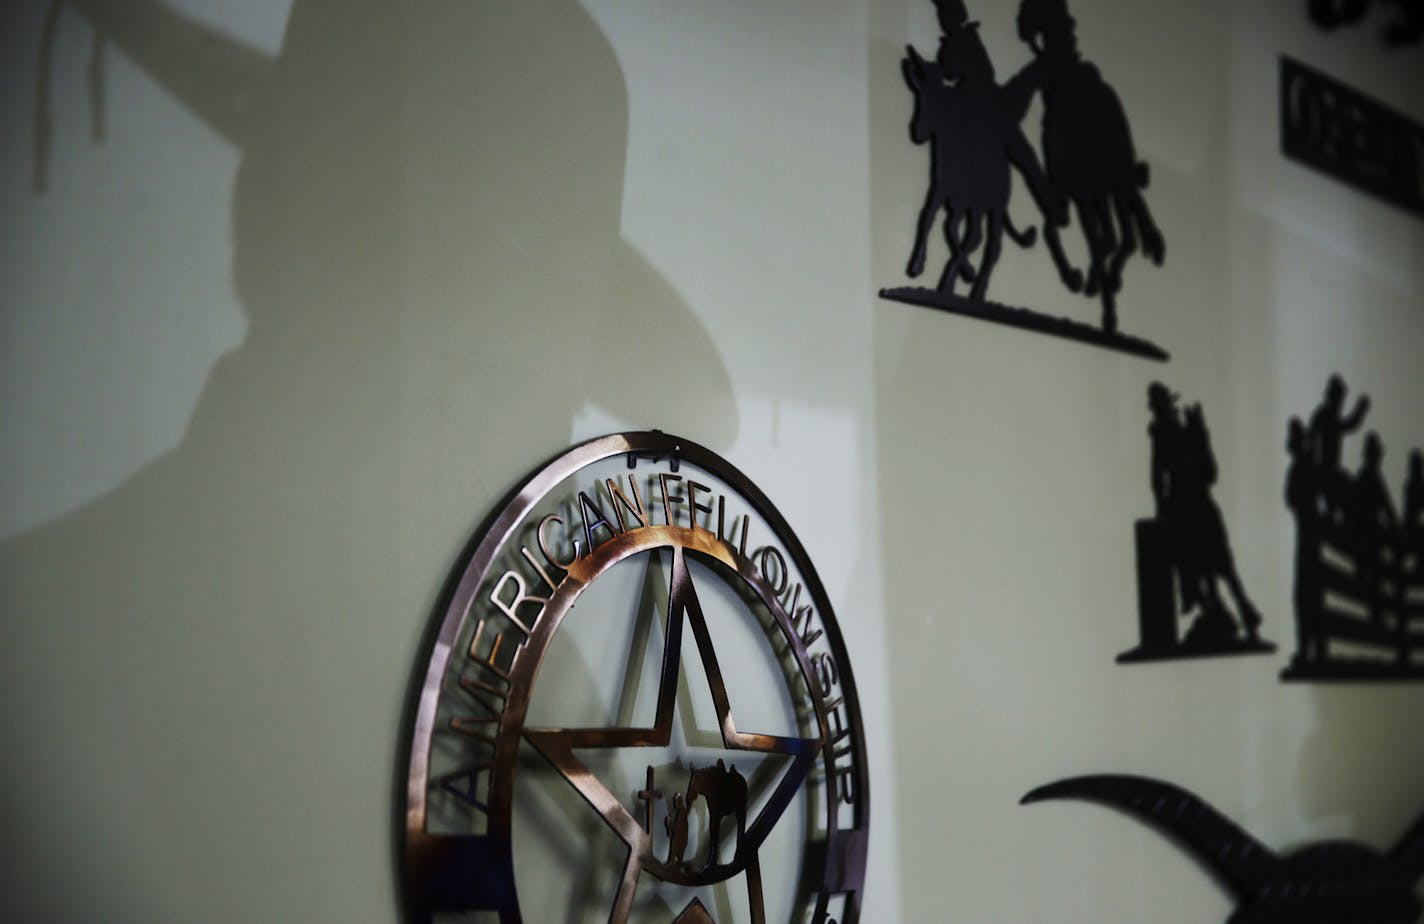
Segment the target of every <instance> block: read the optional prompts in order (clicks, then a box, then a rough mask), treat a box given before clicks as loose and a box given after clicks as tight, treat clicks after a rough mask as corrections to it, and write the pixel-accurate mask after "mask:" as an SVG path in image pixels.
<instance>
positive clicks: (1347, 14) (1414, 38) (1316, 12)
mask: <svg viewBox="0 0 1424 924" xmlns="http://www.w3.org/2000/svg"><path fill="white" fill-rule="evenodd" d="M1379 5H1380V6H1385V7H1393V8H1394V10H1393V13H1392V15H1391V16H1390V18H1389V21H1388V23H1386V25H1385V27H1384V41H1385V44H1386V45H1389V46H1399V45H1413V44H1416V43H1417V42H1418V41H1419V40H1420V39H1421V38H1424V0H1380V3H1379ZM1370 7H1371V3H1370V0H1306V8H1307V9H1308V10H1309V11H1310V18H1311V19H1312V20H1313V21H1314V22H1315V24H1316V25H1317V26H1319V27H1320V28H1322V29H1325V30H1327V31H1333V30H1335V29H1338V28H1340V27H1341V26H1353V25H1358V24H1359V23H1360V22H1362V21H1364V19H1365V17H1366V16H1367V15H1368V14H1369V12H1370Z"/></svg>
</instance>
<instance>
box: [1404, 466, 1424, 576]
mask: <svg viewBox="0 0 1424 924" xmlns="http://www.w3.org/2000/svg"><path fill="white" fill-rule="evenodd" d="M1404 542H1405V547H1406V548H1407V549H1408V550H1409V554H1410V555H1411V556H1412V557H1413V559H1414V561H1413V567H1414V570H1415V571H1416V572H1417V571H1419V570H1420V569H1421V566H1424V453H1421V452H1420V451H1419V450H1418V449H1415V450H1412V451H1411V452H1410V453H1409V474H1408V475H1407V476H1406V477H1405V482H1404Z"/></svg>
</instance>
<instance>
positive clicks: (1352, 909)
mask: <svg viewBox="0 0 1424 924" xmlns="http://www.w3.org/2000/svg"><path fill="white" fill-rule="evenodd" d="M1045 799H1085V800H1088V801H1090V802H1098V803H1101V804H1103V805H1107V806H1111V807H1113V808H1116V809H1120V810H1121V811H1124V812H1126V813H1128V814H1130V815H1132V816H1134V817H1136V818H1137V819H1139V820H1140V821H1143V822H1145V823H1147V824H1149V825H1151V826H1152V827H1154V828H1157V829H1158V830H1160V831H1162V832H1163V833H1165V834H1167V835H1168V836H1169V837H1171V838H1172V839H1173V840H1175V841H1176V842H1177V843H1178V844H1179V845H1180V846H1181V847H1182V848H1183V849H1185V850H1186V851H1187V852H1189V853H1190V854H1192V856H1193V857H1195V858H1196V859H1197V860H1198V861H1199V862H1200V863H1201V864H1202V865H1203V866H1205V867H1206V868H1207V869H1208V870H1209V871H1210V872H1211V873H1212V874H1213V875H1214V876H1215V877H1216V878H1217V879H1218V880H1220V882H1221V883H1222V885H1224V886H1225V887H1226V888H1227V889H1228V890H1229V891H1230V892H1231V893H1232V895H1233V896H1234V897H1235V898H1236V900H1237V902H1238V903H1239V906H1238V907H1237V909H1236V911H1235V912H1234V913H1233V914H1232V916H1231V918H1230V919H1229V922H1230V924H1274V922H1285V921H1289V922H1291V924H1417V922H1418V921H1419V920H1420V917H1419V915H1420V912H1421V910H1424V905H1421V903H1420V901H1419V896H1418V894H1417V893H1416V891H1415V888H1416V886H1417V885H1418V884H1419V881H1420V879H1421V878H1424V814H1421V815H1420V816H1419V818H1418V819H1417V820H1416V821H1415V822H1414V825H1413V826H1412V827H1411V828H1410V829H1409V830H1408V832H1407V833H1405V835H1404V836H1403V837H1402V838H1401V839H1400V841H1399V843H1398V844H1397V845H1396V846H1395V847H1394V849H1393V850H1391V851H1390V852H1389V853H1381V852H1379V851H1378V850H1376V849H1375V848H1373V847H1370V846H1369V845H1367V844H1362V843H1359V842H1358V841H1350V840H1330V841H1322V842H1320V843H1317V844H1309V845H1307V846H1305V847H1302V848H1300V849H1298V850H1295V851H1293V852H1291V853H1289V854H1286V855H1284V856H1282V855H1280V854H1278V853H1276V852H1275V851H1273V850H1271V849H1270V848H1269V847H1267V846H1266V845H1264V844H1262V843H1261V842H1260V841H1258V840H1256V839H1255V838H1254V837H1252V836H1251V835H1250V834H1248V833H1246V832H1245V831H1243V830H1242V829H1241V828H1239V827H1237V826H1236V825H1235V824H1234V823H1233V822H1232V821H1231V820H1230V819H1228V818H1226V817H1225V816H1223V815H1222V814H1221V813H1219V812H1217V811H1216V810H1215V809H1213V808H1212V807H1211V806H1210V805H1207V804H1206V803H1205V802H1203V801H1202V800H1201V799H1199V798H1198V797H1196V796H1194V795H1192V794H1191V793H1189V792H1187V791H1186V790H1184V789H1180V788H1178V787H1176V786H1173V785H1172V784H1170V783H1164V782H1162V781H1160V780H1153V779H1148V778H1146V777H1139V776H1111V775H1102V776H1083V777H1076V778H1074V779H1068V780H1061V781H1059V782H1057V783H1050V784H1049V785H1047V786H1040V787H1039V788H1038V789H1035V790H1033V791H1032V792H1030V793H1029V794H1028V795H1026V796H1024V797H1023V799H1022V800H1021V804H1028V803H1030V802H1041V801H1043V800H1045Z"/></svg>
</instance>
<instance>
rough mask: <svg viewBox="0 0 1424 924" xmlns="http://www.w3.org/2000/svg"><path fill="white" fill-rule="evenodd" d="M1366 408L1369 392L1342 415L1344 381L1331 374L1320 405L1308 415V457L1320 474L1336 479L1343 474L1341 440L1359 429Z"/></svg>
mask: <svg viewBox="0 0 1424 924" xmlns="http://www.w3.org/2000/svg"><path fill="white" fill-rule="evenodd" d="M1369 410H1370V397H1369V395H1361V396H1360V398H1359V400H1358V401H1356V402H1355V409H1354V411H1352V412H1351V413H1350V414H1349V415H1348V416H1347V415H1345V413H1344V411H1345V380H1344V379H1342V378H1340V376H1338V375H1332V376H1330V381H1329V382H1328V383H1326V386H1325V397H1324V399H1323V400H1322V401H1321V403H1320V407H1318V408H1316V409H1315V413H1314V414H1311V415H1310V453H1311V459H1312V461H1313V462H1314V464H1315V467H1316V469H1317V470H1318V471H1319V472H1320V473H1321V475H1322V476H1323V477H1325V478H1328V479H1339V477H1340V476H1341V475H1342V474H1343V472H1342V469H1341V468H1340V446H1341V443H1342V442H1343V441H1344V438H1345V436H1346V435H1347V434H1350V433H1353V432H1355V431H1356V430H1358V429H1359V428H1360V424H1362V423H1364V421H1365V415H1366V414H1367V413H1369Z"/></svg>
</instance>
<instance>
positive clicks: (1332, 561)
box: [1281, 375, 1424, 680]
mask: <svg viewBox="0 0 1424 924" xmlns="http://www.w3.org/2000/svg"><path fill="white" fill-rule="evenodd" d="M1345 396H1346V387H1345V382H1344V380H1343V379H1342V378H1340V376H1338V375H1335V376H1331V378H1330V381H1329V383H1328V384H1327V385H1326V388H1325V397H1324V399H1323V400H1322V402H1321V404H1320V407H1318V408H1316V410H1315V412H1314V413H1313V414H1312V415H1311V417H1310V423H1309V425H1308V426H1307V425H1306V424H1304V423H1302V422H1301V420H1300V418H1298V417H1295V418H1291V421H1290V423H1289V425H1288V426H1287V433H1286V451H1287V452H1288V453H1289V455H1290V460H1291V461H1290V466H1289V468H1288V470H1287V473H1286V490H1285V495H1286V506H1288V507H1289V508H1290V510H1291V513H1293V514H1294V515H1295V523H1296V553H1295V590H1294V595H1293V596H1294V602H1295V618H1296V653H1295V657H1294V658H1293V659H1292V660H1291V663H1290V665H1289V666H1288V667H1287V668H1286V669H1285V670H1284V671H1283V672H1282V673H1281V678H1282V679H1284V680H1424V660H1421V657H1424V456H1421V454H1420V451H1419V450H1418V449H1416V450H1414V451H1413V452H1411V453H1410V455H1409V471H1408V475H1407V477H1406V479H1405V485H1404V509H1403V511H1402V514H1401V513H1400V512H1396V511H1397V508H1396V506H1395V503H1394V500H1393V497H1392V496H1391V493H1390V490H1389V486H1388V485H1387V484H1386V482H1385V480H1384V475H1383V473H1382V471H1381V468H1380V466H1381V463H1382V461H1383V458H1384V444H1383V443H1382V442H1381V441H1380V438H1379V435H1378V434H1377V433H1369V434H1368V435H1366V437H1365V440H1364V450H1363V453H1362V459H1361V463H1360V466H1359V468H1358V469H1356V471H1354V472H1353V473H1351V472H1349V471H1347V470H1346V469H1345V468H1344V466H1343V464H1342V462H1341V450H1342V444H1343V442H1344V438H1345V437H1346V436H1347V435H1349V434H1351V433H1353V432H1355V431H1357V430H1359V429H1360V428H1361V426H1362V425H1363V424H1364V419H1365V415H1366V414H1367V413H1368V412H1369V407H1370V403H1369V398H1368V397H1366V396H1361V397H1360V398H1359V399H1358V400H1357V401H1356V402H1355V406H1354V408H1353V409H1352V410H1351V411H1350V412H1349V413H1346V411H1345V405H1346V398H1345ZM1332 643H1344V644H1345V645H1347V646H1348V647H1349V649H1350V650H1349V651H1347V652H1339V651H1335V650H1332Z"/></svg>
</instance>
